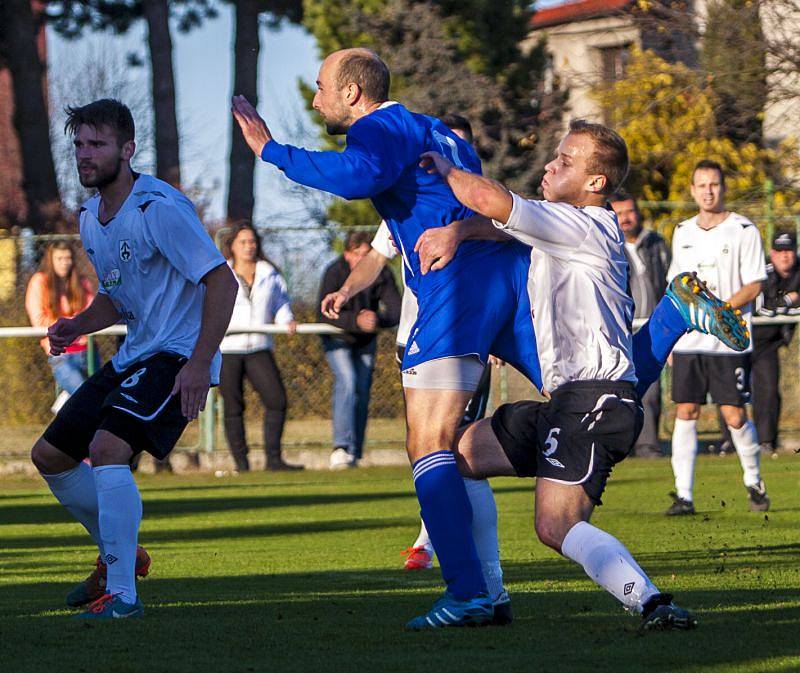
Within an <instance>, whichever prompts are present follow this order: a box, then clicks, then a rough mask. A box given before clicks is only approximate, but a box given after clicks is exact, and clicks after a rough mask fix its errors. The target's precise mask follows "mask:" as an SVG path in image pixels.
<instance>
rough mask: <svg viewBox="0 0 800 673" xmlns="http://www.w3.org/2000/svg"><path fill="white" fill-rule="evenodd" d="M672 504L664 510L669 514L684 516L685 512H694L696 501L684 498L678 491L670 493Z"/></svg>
mask: <svg viewBox="0 0 800 673" xmlns="http://www.w3.org/2000/svg"><path fill="white" fill-rule="evenodd" d="M669 497H670V498H672V504H671V505H670V506H669V509H668V510H667V511H666V512H664V514H666V515H667V516H682V515H684V514H694V503H693V502H692V501H691V500H684V499H683V498H681V497H680V496H679V495H678V494H677V493H670V494H669Z"/></svg>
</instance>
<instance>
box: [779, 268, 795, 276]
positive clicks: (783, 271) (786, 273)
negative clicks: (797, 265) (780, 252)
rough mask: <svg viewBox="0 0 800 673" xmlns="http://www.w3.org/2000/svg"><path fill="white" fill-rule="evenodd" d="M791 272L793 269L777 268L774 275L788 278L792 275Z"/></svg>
mask: <svg viewBox="0 0 800 673" xmlns="http://www.w3.org/2000/svg"><path fill="white" fill-rule="evenodd" d="M793 271H794V267H791V268H789V269H778V268H776V269H775V273H777V274H778V275H779V276H780V277H781V278H788V277H789V276H791V275H792V272H793Z"/></svg>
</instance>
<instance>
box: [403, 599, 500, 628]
mask: <svg viewBox="0 0 800 673" xmlns="http://www.w3.org/2000/svg"><path fill="white" fill-rule="evenodd" d="M493 616H494V606H493V605H492V599H491V598H489V596H488V595H487V594H485V593H482V594H478V595H477V596H475V597H474V598H469V599H467V600H465V601H460V600H458V599H456V598H455V596H453V595H452V594H451V593H450V592H449V591H445V592H444V596H442V597H441V598H440V599H439V600H438V601H436V602H435V603H434V604H433V607H432V608H431V609H430V611H429V612H428V613H427V614H424V615H420V616H419V617H414V619H412V620H411V621H410V622H408V624H406V629H408V630H409V631H426V630H428V629H442V628H444V627H445V626H483V625H486V624H489V623H490V622H491V621H492V618H493Z"/></svg>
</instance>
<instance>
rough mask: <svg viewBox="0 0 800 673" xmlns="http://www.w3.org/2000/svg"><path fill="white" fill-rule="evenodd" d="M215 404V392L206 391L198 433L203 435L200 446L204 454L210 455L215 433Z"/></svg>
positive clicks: (211, 390)
mask: <svg viewBox="0 0 800 673" xmlns="http://www.w3.org/2000/svg"><path fill="white" fill-rule="evenodd" d="M216 402H217V392H216V390H214V388H211V389H210V390H209V391H208V397H207V398H206V408H205V409H204V410H203V414H202V418H201V421H202V422H201V424H200V431H201V432H202V433H203V437H202V440H201V441H202V443H203V444H202V445H203V448H204V449H205V451H206V453H211V452H212V451H213V450H214V438H215V432H214V428H215V425H216V420H217V414H216V411H215V407H216Z"/></svg>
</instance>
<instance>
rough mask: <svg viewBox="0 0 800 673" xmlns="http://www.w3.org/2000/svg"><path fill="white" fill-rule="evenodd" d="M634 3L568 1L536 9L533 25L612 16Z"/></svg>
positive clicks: (630, 0) (536, 27) (596, 0)
mask: <svg viewBox="0 0 800 673" xmlns="http://www.w3.org/2000/svg"><path fill="white" fill-rule="evenodd" d="M633 3H634V0H578V1H577V2H568V3H567V4H564V5H558V6H556V7H548V8H547V9H540V10H538V11H536V12H535V13H534V15H533V18H532V19H531V27H532V28H533V29H534V30H537V29H539V28H548V27H550V26H560V25H562V24H565V23H573V22H575V21H588V20H589V19H598V18H602V17H604V16H612V15H614V14H618V13H619V12H621V11H622V10H623V9H626V8H627V7H628V6H629V5H632V4H633Z"/></svg>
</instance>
